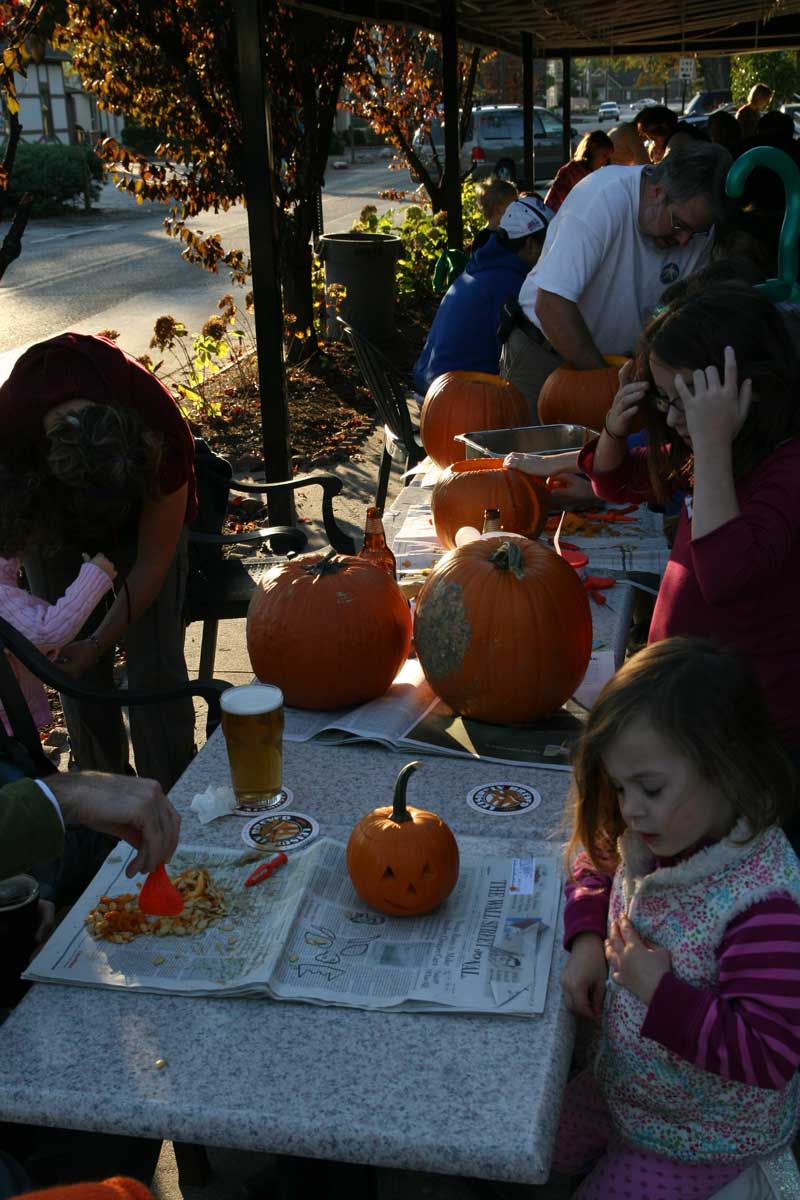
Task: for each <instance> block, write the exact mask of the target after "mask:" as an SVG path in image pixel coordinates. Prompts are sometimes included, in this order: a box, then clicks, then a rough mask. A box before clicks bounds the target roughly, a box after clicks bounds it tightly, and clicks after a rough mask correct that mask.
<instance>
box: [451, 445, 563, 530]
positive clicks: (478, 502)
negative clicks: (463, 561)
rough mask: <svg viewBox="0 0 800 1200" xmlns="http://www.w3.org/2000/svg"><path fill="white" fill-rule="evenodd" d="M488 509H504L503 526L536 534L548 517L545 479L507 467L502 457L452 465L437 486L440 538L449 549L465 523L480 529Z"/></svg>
mask: <svg viewBox="0 0 800 1200" xmlns="http://www.w3.org/2000/svg"><path fill="white" fill-rule="evenodd" d="M486 508H499V509H500V524H501V528H503V529H506V530H508V531H509V532H510V533H522V534H524V535H525V536H526V537H531V538H536V537H538V536H539V534H540V533H541V532H542V530H543V529H544V523H545V521H546V520H547V491H546V489H545V487H544V484H543V483H542V481H541V480H538V479H536V478H535V477H534V476H533V475H526V474H525V472H524V471H515V470H513V469H509V468H508V467H504V466H503V460H502V458H468V459H465V460H464V462H457V463H453V464H452V465H451V466H449V467H448V468H447V470H446V471H445V472H444V474H443V475H442V476H441V478H440V479H439V482H438V483H437V484H436V487H435V488H434V489H433V495H432V497H431V511H432V513H433V524H434V528H435V529H436V536H437V538H438V539H439V541H440V542H441V543H442V545H443V546H445V547H446V548H447V549H448V550H452V549H453V547H454V546H455V544H456V533H457V532H458V530H459V529H460V528H461V527H462V525H473V526H474V527H475V528H476V529H480V528H481V526H482V524H483V512H484V509H486Z"/></svg>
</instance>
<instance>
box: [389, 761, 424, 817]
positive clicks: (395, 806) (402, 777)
mask: <svg viewBox="0 0 800 1200" xmlns="http://www.w3.org/2000/svg"><path fill="white" fill-rule="evenodd" d="M421 766H422V763H419V762H410V763H406V765H405V766H404V767H403V769H402V770H401V772H400V774H399V775H398V776H397V782H396V783H395V785H394V800H393V801H392V820H393V821H395V822H396V823H397V824H398V825H402V824H403V822H404V821H411V820H413V818H412V816H411V813H410V812H409V811H408V809H407V808H406V788H407V787H408V781H409V779H410V778H411V776H412V775H413V774H414V772H415V771H416V769H417V767H421Z"/></svg>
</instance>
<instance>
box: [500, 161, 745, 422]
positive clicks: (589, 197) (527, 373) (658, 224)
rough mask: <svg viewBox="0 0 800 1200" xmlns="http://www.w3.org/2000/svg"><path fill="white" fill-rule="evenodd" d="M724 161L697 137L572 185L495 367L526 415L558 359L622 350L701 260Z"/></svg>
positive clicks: (599, 358)
mask: <svg viewBox="0 0 800 1200" xmlns="http://www.w3.org/2000/svg"><path fill="white" fill-rule="evenodd" d="M730 164H731V156H730V154H729V153H728V151H727V150H725V149H724V148H723V147H722V146H717V145H712V144H711V143H700V142H698V143H697V144H694V145H689V146H684V147H681V148H680V149H676V150H675V151H674V152H673V153H671V154H668V155H667V156H666V157H665V158H664V159H663V160H662V161H661V162H660V163H658V164H657V165H656V166H643V167H614V166H609V167H605V168H604V169H603V170H602V171H594V172H593V173H592V174H591V175H588V176H587V177H586V179H583V180H581V182H580V183H579V184H578V185H577V186H576V187H574V188H573V189H572V191H571V192H570V194H569V196H567V199H566V200H565V201H564V203H563V204H562V206H561V208H560V209H559V211H558V212H557V214H556V216H555V218H554V219H553V221H552V222H551V224H550V227H549V229H548V232H547V239H546V241H545V244H544V249H543V251H542V254H541V257H540V259H539V261H538V263H537V264H536V266H535V267H534V268H533V270H532V271H531V272H530V273H529V275H528V276H527V278H526V280H525V282H524V283H523V285H522V289H521V291H520V294H519V305H520V310H521V315H520V318H519V325H518V327H516V328H514V329H513V330H512V332H511V334H510V336H509V338H508V340H507V341H506V343H505V345H504V347H503V357H502V360H501V368H500V370H501V374H502V375H503V376H504V377H505V378H506V379H510V380H511V381H512V382H513V383H515V384H516V385H517V387H519V388H520V390H521V391H522V392H523V394H524V395H525V396H526V398H527V400H528V404H529V407H530V409H531V414H532V416H533V414H534V413H535V406H536V401H537V399H538V395H539V389H540V388H541V385H542V383H543V382H544V380H545V379H546V378H547V376H548V375H549V374H550V372H551V371H553V370H555V368H556V367H557V366H559V364H560V363H561V362H563V361H564V360H567V361H568V362H569V363H571V364H572V366H574V367H577V368H578V370H581V371H588V370H592V369H593V368H595V367H602V366H604V365H605V363H604V360H603V355H604V354H629V353H630V352H631V351H632V350H633V349H634V347H635V345H636V341H637V339H638V337H639V334H640V333H641V331H642V329H643V327H644V325H645V323H646V322H647V320H648V319H649V317H650V315H651V313H652V311H653V309H654V308H655V306H656V304H657V303H658V300H659V297H660V296H661V293H662V292H663V291H664V288H666V287H668V286H669V284H671V283H674V282H675V280H676V279H680V278H681V277H682V276H685V275H691V274H692V272H694V271H697V270H699V269H700V268H701V267H703V266H705V264H706V263H707V262H708V260H709V258H710V255H711V243H712V237H711V231H712V229H713V226H714V223H715V221H717V220H718V219H719V217H720V216H721V215H722V211H723V207H724V198H725V177H726V175H727V173H728V168H729V167H730Z"/></svg>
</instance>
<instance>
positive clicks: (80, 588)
mask: <svg viewBox="0 0 800 1200" xmlns="http://www.w3.org/2000/svg"><path fill="white" fill-rule="evenodd" d="M18 575H19V559H17V558H0V617H3V619H4V620H6V621H8V623H9V624H10V625H13V626H14V628H15V629H18V630H19V631H20V633H21V634H23V636H24V637H26V638H27V639H28V641H31V642H33V644H34V645H35V646H36V647H37V648H38V649H39V650H41V651H42V653H43V654H46V655H47V656H48V658H54V657H55V655H56V654H57V653H58V651H59V650H60V649H61V647H62V646H66V644H67V643H68V642H71V641H72V640H73V638H74V637H75V636H76V634H77V633H78V631H79V630H80V628H81V626H82V625H83V623H84V621H85V620H86V618H87V617H88V616H89V614H90V613H91V612H92V610H93V609H94V608H95V606H96V605H97V603H98V602H99V600H100V599H101V598H102V597H103V596H104V595H105V593H106V592H107V591H108V590H109V588H110V587H111V580H110V578H109V577H108V575H107V574H106V572H105V571H103V570H101V568H100V567H96V566H95V565H94V563H84V564H83V566H82V567H81V569H80V571H79V572H78V574H77V577H76V578H75V581H74V582H73V583H71V584H70V585H69V587H68V588H67V590H66V591H65V593H64V595H63V596H62V597H61V599H60V600H57V601H56V603H55V604H49V603H48V602H47V601H46V600H40V599H39V597H38V596H32V595H31V594H30V592H26V591H24V590H23V589H22V588H21V587H19V586H18V584H17V577H18ZM9 658H10V660H11V666H12V667H13V669H14V673H15V675H16V676H17V679H18V680H19V684H20V687H21V689H22V693H23V695H24V696H25V699H26V700H27V702H28V707H29V708H30V710H31V713H32V714H33V719H34V721H35V722H36V724H37V725H38V726H39V728H41V727H42V726H43V725H48V724H49V723H50V706H49V704H48V703H47V695H46V693H45V690H44V686H43V685H42V684H41V683H40V682H39V680H38V679H36V678H35V677H34V676H33V675H32V674H31V673H30V671H28V670H27V668H26V667H23V665H22V663H20V662H18V661H17V660H16V659H15V658H14V656H13V655H9ZM0 720H1V721H2V722H3V725H4V726H5V728H6V730H8V728H9V726H8V721H7V720H6V715H5V712H4V710H3V707H2V705H0Z"/></svg>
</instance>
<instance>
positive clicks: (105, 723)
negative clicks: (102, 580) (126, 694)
mask: <svg viewBox="0 0 800 1200" xmlns="http://www.w3.org/2000/svg"><path fill="white" fill-rule="evenodd" d="M108 553H109V556H110V557H111V558H112V561H113V562H114V565H115V566H116V567H119V565H120V564H119V563H117V562H116V560H115V558H114V556H113V551H112V549H111V548H109V550H108ZM23 565H24V567H25V574H26V576H27V579H28V583H29V585H30V588H31V591H32V592H33V593H34V595H36V596H41V597H42V598H43V599H45V600H49V601H50V602H51V603H55V601H56V600H58V599H60V597H61V596H63V595H64V592H65V591H66V589H67V587H68V586H69V585H70V584H71V583H73V582H74V580H75V579H76V577H77V575H78V571H79V570H80V568H81V565H82V559H81V552H80V550H79V549H77V548H76V547H72V546H64V547H61V548H59V549H58V550H57V551H55V552H54V553H50V552H49V551H48V552H46V553H44V552H42V551H40V550H32V551H30V552H29V553H27V554H26V555H25V557H24V561H23ZM105 608H106V601H105V600H104V601H103V602H101V604H100V605H99V606H98V607H97V608H96V609H95V611H94V612H93V613H92V615H91V616H90V617H89V619H88V620H87V622H86V624H85V625H84V627H83V629H82V630H81V632H80V633H79V634H78V637H81V636H84V635H85V634H87V633H92V632H93V631H94V630H95V629H96V628H97V626H98V625H99V624H100V621H101V620H102V616H103V613H104V612H105ZM113 672H114V651H113V649H112V650H109V651H108V652H107V653H106V654H104V655H103V656H102V658H100V659H98V661H97V662H96V663H95V665H94V666H93V667H91V668H90V669H89V670H88V671H86V673H85V674H84V675H82V676H81V678H80V682H81V683H82V684H85V685H86V686H87V687H96V688H109V689H110V688H113V686H114V674H113ZM61 705H62V708H63V710H64V719H65V721H66V723H67V729H68V730H69V738H70V744H71V746H72V755H73V758H74V759H75V762H76V763H77V765H78V766H79V767H80V768H81V770H83V771H110V772H111V773H113V774H117V775H122V774H124V773H125V771H126V770H127V767H128V738H127V736H126V733H125V727H124V725H123V723H122V712H121V710H120V709H119V708H112V707H110V706H108V705H104V704H84V703H82V702H81V701H78V700H73V699H71V698H70V697H69V696H63V695H62V697H61Z"/></svg>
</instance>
